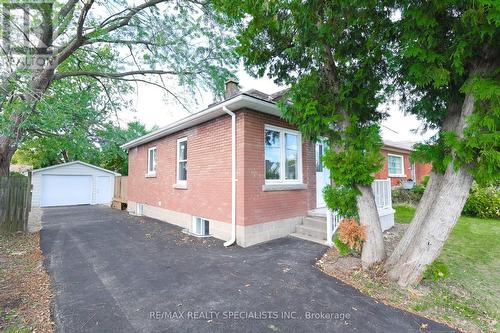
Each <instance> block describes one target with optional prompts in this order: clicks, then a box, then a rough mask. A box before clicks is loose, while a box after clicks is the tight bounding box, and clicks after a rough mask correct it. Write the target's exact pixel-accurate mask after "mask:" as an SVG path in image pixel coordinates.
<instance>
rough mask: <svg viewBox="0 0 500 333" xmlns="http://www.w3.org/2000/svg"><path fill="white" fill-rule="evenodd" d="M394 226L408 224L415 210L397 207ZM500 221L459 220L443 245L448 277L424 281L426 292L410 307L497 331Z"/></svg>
mask: <svg viewBox="0 0 500 333" xmlns="http://www.w3.org/2000/svg"><path fill="white" fill-rule="evenodd" d="M395 209H396V222H397V223H409V222H411V218H412V216H413V214H414V213H415V208H413V207H409V206H396V207H395ZM499 239H500V220H495V219H480V218H472V217H461V218H460V219H459V221H458V223H457V225H456V226H455V228H454V229H453V231H452V233H451V235H450V237H449V239H448V240H447V241H446V244H445V246H444V249H443V252H442V253H441V255H440V257H439V260H441V261H443V262H444V263H445V264H446V265H447V266H448V269H449V273H450V274H449V277H448V278H446V279H445V280H443V281H440V282H437V283H433V282H430V281H424V282H423V283H422V285H421V288H423V289H425V288H428V289H429V292H428V293H427V294H426V295H425V296H424V297H422V298H421V299H420V300H418V301H416V302H415V303H414V304H413V305H412V307H413V309H414V310H416V311H418V312H423V313H426V312H435V313H440V314H439V316H440V317H441V318H443V319H444V320H450V315H453V314H450V311H452V312H454V313H455V314H459V315H460V316H462V318H463V319H464V320H467V321H472V322H473V323H474V324H476V325H477V326H478V327H479V328H480V329H481V330H483V331H497V332H498V331H500V325H499V323H498V320H499V317H500V311H499V309H500V241H499Z"/></svg>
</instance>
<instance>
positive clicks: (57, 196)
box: [41, 175, 92, 207]
mask: <svg viewBox="0 0 500 333" xmlns="http://www.w3.org/2000/svg"><path fill="white" fill-rule="evenodd" d="M41 202H42V207H47V206H68V205H84V204H90V203H91V202H92V176H67V175H42V200H41Z"/></svg>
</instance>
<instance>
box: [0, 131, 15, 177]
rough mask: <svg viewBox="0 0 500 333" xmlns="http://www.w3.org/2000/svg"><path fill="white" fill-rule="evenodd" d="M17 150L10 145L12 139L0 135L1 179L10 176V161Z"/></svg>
mask: <svg viewBox="0 0 500 333" xmlns="http://www.w3.org/2000/svg"><path fill="white" fill-rule="evenodd" d="M15 151H16V149H15V147H12V146H11V144H10V139H9V138H8V137H7V136H5V135H0V177H7V176H8V175H9V169H10V161H11V159H12V156H13V155H14V153H15Z"/></svg>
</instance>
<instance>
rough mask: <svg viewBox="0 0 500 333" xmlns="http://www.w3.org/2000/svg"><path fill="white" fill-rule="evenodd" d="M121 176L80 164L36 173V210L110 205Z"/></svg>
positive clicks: (33, 177)
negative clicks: (51, 207) (41, 208)
mask: <svg viewBox="0 0 500 333" xmlns="http://www.w3.org/2000/svg"><path fill="white" fill-rule="evenodd" d="M119 175H120V174H118V173H116V172H113V171H109V170H106V169H103V168H100V167H97V166H95V165H91V164H88V163H84V162H81V161H75V162H69V163H64V164H58V165H53V166H50V167H47V168H43V169H37V170H33V174H32V181H31V182H32V184H33V192H32V201H31V204H32V206H33V207H50V206H68V205H95V204H103V205H110V204H111V201H112V197H113V189H114V184H115V176H119Z"/></svg>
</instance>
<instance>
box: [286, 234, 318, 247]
mask: <svg viewBox="0 0 500 333" xmlns="http://www.w3.org/2000/svg"><path fill="white" fill-rule="evenodd" d="M290 236H292V237H295V238H300V239H304V240H306V241H310V242H314V243H318V244H321V245H325V244H326V240H323V239H317V238H314V237H311V236H307V235H304V234H299V233H297V232H294V233H293V234H290Z"/></svg>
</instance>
